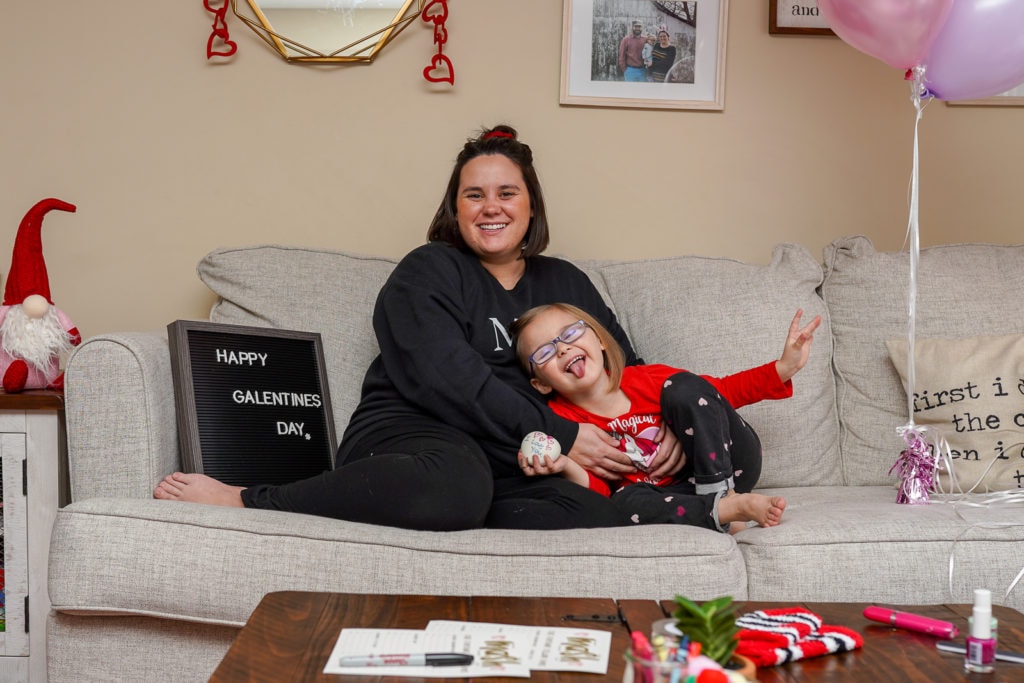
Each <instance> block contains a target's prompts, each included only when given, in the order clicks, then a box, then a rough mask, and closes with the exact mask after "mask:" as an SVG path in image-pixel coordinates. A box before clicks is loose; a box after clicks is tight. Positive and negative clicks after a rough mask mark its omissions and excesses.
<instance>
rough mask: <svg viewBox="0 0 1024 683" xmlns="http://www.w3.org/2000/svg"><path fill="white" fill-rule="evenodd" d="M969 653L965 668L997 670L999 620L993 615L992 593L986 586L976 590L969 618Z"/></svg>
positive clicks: (988, 671) (987, 670) (978, 670)
mask: <svg viewBox="0 0 1024 683" xmlns="http://www.w3.org/2000/svg"><path fill="white" fill-rule="evenodd" d="M967 623H968V633H967V653H966V654H965V655H964V670H965V671H970V672H974V673H990V672H991V671H994V670H995V661H996V629H997V627H998V622H997V620H996V618H995V617H993V616H992V593H991V592H990V591H988V590H985V589H984V588H978V589H976V590H975V591H974V610H973V612H972V613H971V616H970V617H968V619H967Z"/></svg>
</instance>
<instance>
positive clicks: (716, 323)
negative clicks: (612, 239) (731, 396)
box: [598, 244, 842, 486]
mask: <svg viewBox="0 0 1024 683" xmlns="http://www.w3.org/2000/svg"><path fill="white" fill-rule="evenodd" d="M598 272H600V274H601V277H602V278H603V279H604V281H605V287H606V288H607V291H608V292H609V293H610V295H611V297H612V299H613V300H614V302H615V310H616V311H617V313H618V316H619V318H620V320H621V322H622V324H623V327H625V329H626V331H627V332H628V333H629V336H630V339H632V341H633V344H634V345H635V346H636V349H637V351H638V353H639V354H640V355H641V356H642V357H643V358H644V359H645V360H646V361H647V362H649V363H665V364H668V365H673V366H676V367H680V368H685V369H687V370H692V371H694V372H698V373H701V374H709V375H716V376H721V375H726V374H730V373H734V372H738V371H740V370H744V369H746V368H750V367H753V366H756V365H760V364H762V363H765V362H767V361H769V360H772V359H773V358H778V357H779V354H780V353H781V352H782V348H783V344H784V342H785V339H786V334H787V332H788V330H789V323H790V321H791V320H792V319H793V315H794V314H795V313H796V311H797V310H798V309H803V311H804V318H803V320H804V323H806V322H809V321H810V320H811V319H812V318H813V317H814V316H815V315H821V316H822V325H821V327H820V328H819V329H818V331H817V332H816V333H815V337H814V346H813V348H812V350H811V357H810V360H809V361H808V363H807V366H806V367H805V368H804V369H803V370H802V371H800V373H799V374H797V376H796V377H794V379H793V390H794V395H793V397H792V398H789V399H786V400H783V401H762V402H761V403H758V404H755V405H751V406H747V407H745V408H742V409H741V410H740V413H741V414H742V415H743V416H744V418H745V419H747V420H748V421H749V422H750V423H751V424H752V425H753V426H754V428H755V429H756V430H757V433H758V434H759V435H760V437H761V442H762V446H763V448H764V468H763V470H762V474H761V481H760V484H759V486H801V485H803V486H809V485H824V484H840V483H842V479H841V477H842V474H841V469H840V466H839V446H838V444H839V440H838V422H837V418H836V406H835V387H834V384H833V379H832V371H831V367H830V364H829V363H830V359H831V348H830V343H831V332H830V327H829V319H828V312H827V311H826V310H825V307H824V304H823V303H822V301H821V299H820V298H819V297H818V295H817V294H816V292H815V289H816V288H817V287H818V285H819V284H821V278H822V271H821V264H820V263H818V261H817V259H815V258H814V257H813V256H811V254H810V253H809V252H808V251H807V250H806V249H805V248H803V247H801V246H798V245H793V244H784V245H779V246H777V247H776V248H775V249H774V251H773V253H772V260H771V263H769V264H768V265H755V264H750V263H743V262H741V261H736V260H732V259H724V258H705V257H699V256H681V257H674V258H666V259H654V260H644V261H635V262H629V263H614V264H608V265H605V266H602V267H601V268H600V269H599V271H598ZM809 463H813V464H812V465H809Z"/></svg>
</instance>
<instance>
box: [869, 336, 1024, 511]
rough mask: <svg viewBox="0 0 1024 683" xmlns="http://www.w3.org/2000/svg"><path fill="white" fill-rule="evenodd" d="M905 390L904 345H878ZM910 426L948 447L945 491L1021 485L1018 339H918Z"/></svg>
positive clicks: (1022, 370) (1022, 348)
mask: <svg viewBox="0 0 1024 683" xmlns="http://www.w3.org/2000/svg"><path fill="white" fill-rule="evenodd" d="M885 345H886V347H887V348H888V350H889V357H890V358H891V359H892V363H893V365H894V366H896V371H897V372H898V373H899V375H900V380H901V381H902V382H903V386H904V388H905V389H906V388H907V370H908V368H907V366H908V364H909V358H908V355H907V340H905V339H902V340H890V341H887V342H886V343H885ZM914 346H915V351H914V374H915V387H914V390H913V410H914V423H915V424H918V425H929V426H933V427H935V428H936V429H937V430H938V431H939V433H941V434H942V436H943V437H945V439H946V441H947V442H948V443H949V449H950V463H951V464H952V467H953V473H954V475H955V476H954V477H953V479H952V480H951V478H950V477H949V475H948V474H947V473H946V472H944V471H943V472H941V473H940V476H939V485H940V487H941V489H942V491H944V492H947V493H948V492H953V493H959V492H970V491H974V492H984V491H996V490H1006V489H1017V488H1021V487H1022V486H1024V336H1021V335H1002V336H979V337H965V338H962V339H917V340H916V343H915V345H914Z"/></svg>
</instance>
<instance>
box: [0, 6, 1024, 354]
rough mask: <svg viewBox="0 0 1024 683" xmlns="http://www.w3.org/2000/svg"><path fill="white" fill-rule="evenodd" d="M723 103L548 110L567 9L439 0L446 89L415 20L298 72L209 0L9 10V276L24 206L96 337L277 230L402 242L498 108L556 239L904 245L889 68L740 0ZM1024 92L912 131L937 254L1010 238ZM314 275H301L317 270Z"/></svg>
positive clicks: (676, 245)
mask: <svg viewBox="0 0 1024 683" xmlns="http://www.w3.org/2000/svg"><path fill="white" fill-rule="evenodd" d="M731 4H732V7H731V12H730V17H729V32H728V58H727V75H726V108H725V111H724V112H699V111H664V110H631V109H618V108H594V107H564V106H560V105H559V103H558V98H559V69H560V60H561V24H562V11H561V3H560V2H557V1H556V0H514V1H498V0H462V1H460V0H452V1H451V3H450V10H451V15H450V18H449V22H448V29H449V32H450V41H449V43H448V46H447V52H448V54H450V55H451V57H452V59H453V61H454V63H455V68H456V74H457V80H456V86H455V88H454V89H449V88H448V87H447V86H441V87H432V86H429V85H428V84H427V83H426V82H425V81H424V80H423V78H422V77H421V75H420V73H421V70H422V68H423V66H424V65H426V64H427V63H428V62H429V59H430V56H431V54H432V52H433V45H432V44H431V33H430V29H429V27H428V26H426V25H425V24H422V23H420V22H417V23H416V24H414V25H413V26H412V27H411V28H409V29H408V30H406V31H405V32H404V33H402V34H401V35H400V36H399V37H398V39H397V40H396V42H395V43H393V44H392V45H391V46H389V47H388V48H387V49H385V50H384V52H383V53H382V54H381V56H380V57H379V58H378V59H377V61H376V62H374V63H373V64H372V65H369V66H347V67H342V68H315V67H309V66H298V65H292V64H287V63H285V62H284V61H283V60H281V59H279V58H278V57H277V56H276V55H275V54H273V53H271V52H270V51H269V49H268V48H267V47H266V46H265V45H264V44H263V43H262V42H260V41H259V39H258V38H257V37H256V36H255V34H253V33H252V32H251V31H250V30H249V29H248V28H246V27H245V26H244V25H243V24H242V23H241V22H239V21H238V20H237V19H235V17H234V16H232V15H229V20H230V23H229V25H230V28H231V32H232V37H233V38H234V39H235V40H237V41H238V43H239V51H238V54H237V55H236V57H235V58H234V59H233V60H231V61H230V63H214V62H208V61H207V60H206V58H205V57H206V55H205V45H206V37H207V35H208V33H209V26H210V17H209V15H208V14H207V13H206V11H205V10H204V9H203V5H202V2H201V0H146V1H145V2H132V3H123V2H121V3H117V2H97V1H95V0H93V1H87V2H83V1H82V0H51V1H49V2H17V3H7V5H6V7H5V10H4V25H5V35H4V47H5V56H4V58H3V60H0V85H2V88H3V91H2V95H0V122H2V123H3V126H4V131H3V133H2V136H0V164H2V171H0V173H2V177H3V191H2V192H0V254H2V256H0V276H6V273H7V270H8V267H9V253H10V248H11V246H12V245H13V241H14V234H15V231H16V229H17V225H18V223H19V221H20V220H21V217H22V216H23V215H24V213H25V211H26V210H27V209H28V208H29V207H30V206H31V205H32V204H33V203H34V202H35V201H37V200H38V199H41V198H43V197H47V196H56V197H59V198H62V199H65V200H67V201H70V202H73V203H76V204H78V207H79V210H78V213H77V214H75V215H73V216H69V215H67V214H61V213H56V212H55V213H51V214H49V216H48V218H47V220H46V222H45V223H44V227H43V239H44V245H45V255H46V259H47V264H48V267H49V271H50V283H51V286H52V290H53V295H54V299H55V301H56V303H57V304H58V305H59V306H61V307H62V308H64V309H65V310H66V311H67V312H68V313H69V314H70V315H71V317H72V318H73V319H74V320H75V321H76V322H77V323H78V325H79V327H80V328H81V329H82V332H83V334H85V336H92V335H95V334H99V333H103V332H111V331H117V330H128V329H133V330H134V329H156V328H162V327H163V326H165V325H166V324H167V323H168V322H170V321H171V320H174V319H176V318H203V317H205V316H206V314H207V310H208V306H209V304H210V303H211V297H210V295H209V293H208V291H207V290H206V289H205V287H204V286H203V285H202V284H201V283H200V282H199V280H198V278H197V277H196V275H195V264H196V262H197V261H198V260H199V259H200V258H201V257H202V256H203V254H205V253H206V252H208V251H209V250H211V249H213V248H216V247H220V246H235V245H244V244H255V243H266V242H270V243H286V244H297V245H311V246H319V247H329V248H335V249H346V250H353V251H358V252H363V253H370V254H381V255H389V256H397V255H401V254H402V253H404V252H405V251H407V250H408V249H410V248H411V247H413V246H415V245H417V244H419V243H420V242H421V241H422V240H423V236H424V233H425V230H426V225H427V222H428V220H429V218H430V216H431V215H432V214H433V211H434V209H435V208H436V205H437V202H438V200H439V197H440V193H441V191H442V189H443V186H444V184H445V181H446V179H447V175H448V172H449V169H450V167H451V163H452V160H453V158H454V155H455V153H456V152H457V149H458V148H459V146H460V145H461V143H462V142H463V141H464V139H465V138H466V137H467V136H468V135H470V134H471V133H473V132H474V131H476V130H477V129H478V128H479V127H480V126H481V125H484V124H492V123H495V122H498V121H501V120H505V121H508V122H510V123H512V124H513V125H515V126H516V127H518V128H519V130H520V133H521V134H522V136H523V138H524V139H525V140H526V141H527V142H529V143H530V144H531V146H532V147H533V148H534V151H535V154H536V157H537V160H538V167H539V170H540V174H541V179H542V181H543V182H544V184H545V191H546V194H547V201H548V205H549V211H550V215H551V218H552V222H553V225H554V241H553V248H552V250H551V251H552V252H553V253H560V254H572V255H578V256H581V257H646V256H660V255H671V254H707V255H725V256H731V257H735V258H740V259H744V260H750V261H758V262H763V261H766V260H767V259H768V258H769V255H770V251H771V247H772V246H773V245H774V244H776V243H778V242H799V243H802V244H804V245H806V246H807V247H808V248H810V249H811V251H812V252H813V253H815V254H816V255H820V253H821V249H822V247H823V246H824V245H825V244H827V243H828V242H829V241H831V240H832V239H834V238H835V237H839V236H842V235H846V234H852V233H863V234H867V235H869V236H870V237H871V238H872V239H873V240H874V241H875V243H876V245H878V246H879V247H881V248H885V249H898V248H900V245H901V244H902V242H903V238H904V234H905V231H906V223H907V215H908V210H907V197H908V181H909V177H910V168H911V158H912V157H911V152H912V143H913V123H914V114H913V107H912V106H911V104H910V101H909V90H908V88H907V85H906V83H905V82H904V81H903V75H902V74H901V73H899V72H898V71H896V70H893V69H891V68H890V67H888V66H886V65H884V64H883V63H882V62H880V61H878V60H875V59H873V58H871V57H868V56H866V55H863V54H861V53H859V52H857V51H856V50H854V49H853V48H851V47H849V46H847V45H846V44H845V43H843V42H841V41H840V40H838V39H836V38H831V37H817V36H814V37H805V36H770V35H769V34H768V30H767V24H768V9H767V5H768V3H767V2H764V1H763V0H732V3H731ZM1022 127H1024V108H1010V107H1001V108H966V107H950V106H948V105H946V104H945V103H942V102H933V103H932V104H931V105H930V106H928V107H927V109H926V110H925V112H924V117H923V121H922V125H921V179H922V183H921V188H922V189H921V193H922V194H921V221H922V222H921V234H922V242H923V243H924V244H926V245H928V244H936V243H944V242H956V241H966V240H972V241H990V242H1005V243H1010V242H1017V241H1020V239H1021V238H1020V226H1021V219H1020V217H1019V216H1020V189H1019V186H1020V176H1021V170H1022V167H1024V135H1022V134H1021V130H1022ZM310 286H311V287H315V286H316V283H314V282H311V283H310Z"/></svg>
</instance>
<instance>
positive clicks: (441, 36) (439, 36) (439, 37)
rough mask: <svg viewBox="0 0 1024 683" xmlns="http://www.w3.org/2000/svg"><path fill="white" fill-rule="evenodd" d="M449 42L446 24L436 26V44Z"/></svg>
mask: <svg viewBox="0 0 1024 683" xmlns="http://www.w3.org/2000/svg"><path fill="white" fill-rule="evenodd" d="M447 42H448V29H446V28H445V27H444V26H435V27H434V44H435V45H444V44H445V43H447Z"/></svg>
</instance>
